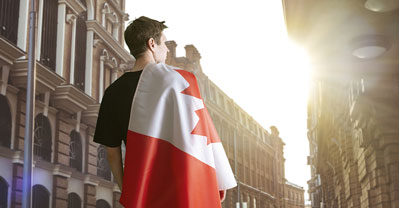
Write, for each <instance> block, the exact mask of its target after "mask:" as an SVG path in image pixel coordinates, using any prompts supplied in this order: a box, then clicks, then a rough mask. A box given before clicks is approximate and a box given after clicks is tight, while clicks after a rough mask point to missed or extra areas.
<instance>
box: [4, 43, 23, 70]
mask: <svg viewBox="0 0 399 208" xmlns="http://www.w3.org/2000/svg"><path fill="white" fill-rule="evenodd" d="M24 55H25V52H24V51H22V50H21V49H19V48H18V47H17V46H15V45H14V44H13V43H11V42H10V41H9V40H7V39H5V38H4V37H3V36H0V66H2V65H12V64H13V63H14V60H15V59H17V58H19V57H21V56H24Z"/></svg>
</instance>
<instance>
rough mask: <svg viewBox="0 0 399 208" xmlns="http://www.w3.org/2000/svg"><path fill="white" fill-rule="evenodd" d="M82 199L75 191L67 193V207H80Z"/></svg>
mask: <svg viewBox="0 0 399 208" xmlns="http://www.w3.org/2000/svg"><path fill="white" fill-rule="evenodd" d="M81 207H82V200H81V199H80V197H79V195H77V194H76V193H70V194H68V208H81Z"/></svg>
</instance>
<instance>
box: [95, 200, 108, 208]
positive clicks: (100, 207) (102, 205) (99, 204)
mask: <svg viewBox="0 0 399 208" xmlns="http://www.w3.org/2000/svg"><path fill="white" fill-rule="evenodd" d="M96 208H111V206H110V205H109V204H108V202H107V201H105V200H104V199H99V200H97V201H96Z"/></svg>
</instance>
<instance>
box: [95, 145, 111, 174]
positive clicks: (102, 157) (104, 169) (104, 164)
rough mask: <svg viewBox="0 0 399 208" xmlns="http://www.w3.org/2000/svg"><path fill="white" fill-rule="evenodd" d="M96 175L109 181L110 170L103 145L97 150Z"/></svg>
mask: <svg viewBox="0 0 399 208" xmlns="http://www.w3.org/2000/svg"><path fill="white" fill-rule="evenodd" d="M97 175H98V176H100V177H103V178H104V179H106V180H109V181H110V180H111V170H110V168H109V164H108V161H107V151H106V150H105V147H104V145H100V146H99V147H98V149H97Z"/></svg>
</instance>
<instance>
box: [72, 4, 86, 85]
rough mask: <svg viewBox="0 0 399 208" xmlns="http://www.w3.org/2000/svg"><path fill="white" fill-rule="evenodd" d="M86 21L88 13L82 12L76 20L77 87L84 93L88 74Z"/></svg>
mask: <svg viewBox="0 0 399 208" xmlns="http://www.w3.org/2000/svg"><path fill="white" fill-rule="evenodd" d="M86 19H87V13H86V12H82V13H81V14H80V15H79V16H78V18H77V20H76V43H75V44H76V47H75V73H74V76H75V77H74V79H75V86H76V87H77V88H78V89H80V90H82V91H84V89H85V86H84V84H85V72H86V42H87V41H86V33H87V28H86Z"/></svg>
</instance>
